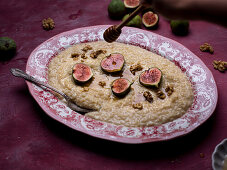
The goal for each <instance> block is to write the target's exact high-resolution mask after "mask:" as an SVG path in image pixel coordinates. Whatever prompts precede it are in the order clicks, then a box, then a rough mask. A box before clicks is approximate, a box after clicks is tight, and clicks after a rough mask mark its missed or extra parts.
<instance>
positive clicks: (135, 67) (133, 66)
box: [130, 63, 143, 75]
mask: <svg viewBox="0 0 227 170" xmlns="http://www.w3.org/2000/svg"><path fill="white" fill-rule="evenodd" d="M142 69H143V67H142V66H141V65H140V63H137V64H135V65H132V66H131V67H130V71H131V73H132V74H133V75H135V73H136V71H141V70H142Z"/></svg>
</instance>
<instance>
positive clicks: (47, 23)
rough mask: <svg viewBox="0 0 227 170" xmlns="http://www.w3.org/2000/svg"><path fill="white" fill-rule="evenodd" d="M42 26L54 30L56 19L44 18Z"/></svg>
mask: <svg viewBox="0 0 227 170" xmlns="http://www.w3.org/2000/svg"><path fill="white" fill-rule="evenodd" d="M42 26H43V29H45V30H47V31H49V30H52V29H54V27H55V25H54V20H53V19H52V18H47V19H43V21H42Z"/></svg>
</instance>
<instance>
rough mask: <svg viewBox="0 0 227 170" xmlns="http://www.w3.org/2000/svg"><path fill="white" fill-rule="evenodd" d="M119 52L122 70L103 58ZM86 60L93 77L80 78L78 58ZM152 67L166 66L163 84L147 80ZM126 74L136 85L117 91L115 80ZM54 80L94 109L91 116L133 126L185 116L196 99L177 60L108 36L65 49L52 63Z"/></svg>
mask: <svg viewBox="0 0 227 170" xmlns="http://www.w3.org/2000/svg"><path fill="white" fill-rule="evenodd" d="M113 53H119V54H121V55H122V56H124V60H125V62H124V65H123V68H122V71H120V72H117V73H107V72H105V71H103V69H102V68H101V66H100V63H101V62H102V59H104V58H105V57H106V56H109V55H110V54H113ZM78 63H83V64H85V65H87V66H89V67H90V68H91V70H92V74H93V77H92V78H91V79H90V80H89V81H88V82H86V83H83V84H82V85H81V84H77V83H76V82H75V81H74V79H73V76H72V68H73V67H74V65H75V64H78ZM149 68H158V69H159V70H161V72H162V79H161V83H160V84H159V87H158V88H152V87H151V88H150V87H146V86H144V85H142V84H141V82H140V81H139V77H140V75H141V73H142V72H144V71H145V70H148V69H149ZM118 78H125V79H127V80H129V82H131V88H130V91H129V92H128V93H127V94H126V95H125V96H124V97H118V96H116V95H114V94H113V92H112V91H111V86H112V82H113V81H114V80H116V79H118ZM48 82H49V84H50V85H52V86H53V87H55V88H57V89H58V90H61V91H62V92H64V93H65V94H67V95H68V96H70V97H71V98H72V99H73V100H74V101H75V103H77V104H78V105H79V106H81V107H85V108H90V109H94V110H95V111H93V112H90V113H87V114H86V116H89V117H91V118H94V119H96V120H100V121H105V122H109V123H113V124H116V125H125V126H129V127H139V126H154V125H160V124H163V123H166V122H169V121H172V120H174V119H177V118H179V117H181V116H182V115H183V114H184V113H186V112H187V110H188V109H189V108H190V107H191V105H192V103H193V91H192V87H191V83H190V82H189V80H188V79H187V77H186V75H185V74H184V73H183V72H182V71H181V70H180V69H179V68H178V67H177V66H175V64H174V63H172V62H171V61H169V60H168V59H165V58H163V57H161V56H159V55H157V54H154V53H152V52H150V51H147V50H145V49H142V48H140V47H137V46H132V45H127V44H123V43H118V42H114V43H106V42H104V41H99V42H90V43H83V44H77V45H75V46H72V47H69V48H68V49H66V50H64V51H62V52H61V53H60V54H59V55H58V56H56V57H54V58H53V59H52V60H51V62H50V64H49V73H48Z"/></svg>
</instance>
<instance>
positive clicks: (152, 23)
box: [142, 11, 159, 28]
mask: <svg viewBox="0 0 227 170" xmlns="http://www.w3.org/2000/svg"><path fill="white" fill-rule="evenodd" d="M142 22H143V24H144V26H145V27H147V28H157V26H158V22H159V17H158V14H155V13H153V12H152V11H148V12H146V13H144V14H143V17H142Z"/></svg>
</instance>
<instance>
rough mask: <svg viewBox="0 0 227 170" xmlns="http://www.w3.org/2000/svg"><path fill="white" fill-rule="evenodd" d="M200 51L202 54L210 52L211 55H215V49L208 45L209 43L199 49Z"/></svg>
mask: <svg viewBox="0 0 227 170" xmlns="http://www.w3.org/2000/svg"><path fill="white" fill-rule="evenodd" d="M199 49H200V51H202V52H209V53H211V54H213V53H214V49H213V47H212V46H211V45H210V44H208V43H204V44H203V45H201V46H200V47H199Z"/></svg>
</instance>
